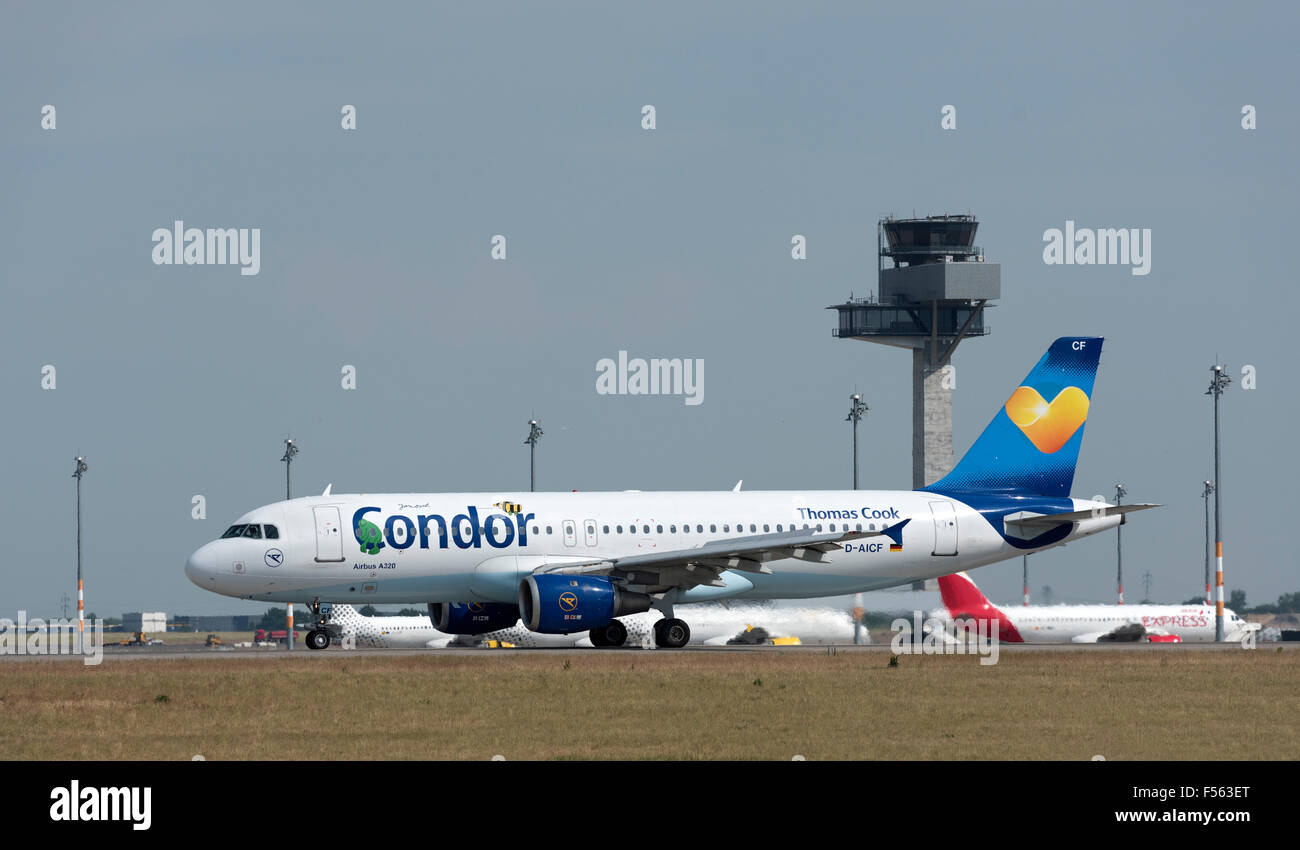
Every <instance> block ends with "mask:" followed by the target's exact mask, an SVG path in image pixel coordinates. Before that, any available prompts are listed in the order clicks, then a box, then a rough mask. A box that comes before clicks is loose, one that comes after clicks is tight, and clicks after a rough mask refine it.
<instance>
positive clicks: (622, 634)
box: [601, 620, 627, 646]
mask: <svg viewBox="0 0 1300 850" xmlns="http://www.w3.org/2000/svg"><path fill="white" fill-rule="evenodd" d="M601 631H602V632H604V635H603V637H604V639H605V646H622V645H623V644H625V643H627V626H625V625H623V624H622V623H620V622H619V621H618V620H610V621H609V625H608V626H605V628H603V629H601Z"/></svg>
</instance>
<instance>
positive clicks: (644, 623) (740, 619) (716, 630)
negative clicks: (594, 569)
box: [330, 603, 854, 649]
mask: <svg viewBox="0 0 1300 850" xmlns="http://www.w3.org/2000/svg"><path fill="white" fill-rule="evenodd" d="M681 613H682V615H683V616H684V617H687V618H689V620H690V623H691V643H693V644H719V645H721V644H725V643H726V642H727V640H728V639H730V638H733V637H735V636H736V635H738V634H740V633H741V632H743V631H744V630H745V629H746V627H748V626H761V627H762V628H763V629H764V630H766V631H767V633H768V635H769V636H771V637H774V638H775V637H797V638H799V640H800V642H801V643H802V644H804V645H810V644H812V645H815V644H850V643H853V639H854V628H853V618H852V616H851V614H850V613H849V612H848V611H846V610H844V611H842V610H838V609H834V608H773V607H771V606H770V605H767V606H764V605H759V604H756V603H749V604H746V603H738V604H733V605H731V606H730V607H727V608H724V607H722V606H719V605H695V606H687V608H686V609H684V610H682V611H681ZM662 617H663V615H662V614H661V613H659V612H658V611H646V612H645V613H642V614H631V615H628V616H625V617H620V618H619V619H620V620H621V621H622V623H623V625H624V626H626V627H627V631H628V641H627V645H628V646H641V645H644V644H647V643H649V642H650V641H651V640H652V634H653V627H654V623H655V621H656V620H659V619H662ZM330 622H332V623H334V624H336V625H337V626H339V628H340V630H341V632H342V638H343V639H342V641H341V644H342V645H343V646H349V645H352V646H356V647H358V648H371V647H376V648H392V649H403V648H404V649H422V648H431V649H440V648H443V647H446V646H447V645H449V644H451V643H453V642H454V641H455V640H456V636H455V635H449V634H446V633H445V632H440V631H438V630H437V629H435V628H434V627H433V624H432V623H431V622H430V621H429V617H427V616H414V617H413V616H390V617H385V616H373V617H367V616H364V615H362V614H361V613H360V612H358V611H357V610H356V609H355V608H353V607H352V606H351V605H336V606H334V611H333V614H332V616H331V619H330ZM478 637H480V638H482V639H484V640H495V641H501V642H502V643H505V644H510V645H511V646H515V647H529V648H531V647H547V646H551V647H563V646H590V645H591V641H590V640H589V639H588V638H587V637H586V632H575V633H573V634H569V635H544V634H538V633H537V632H530V631H529V630H528V629H526V628H524V627H523V625H522V624H519V623H516V624H515V625H514V626H511V627H510V628H507V629H498V630H497V631H494V632H487V633H485V634H483V635H479V636H478ZM349 638H351V644H349V642H348V639H349Z"/></svg>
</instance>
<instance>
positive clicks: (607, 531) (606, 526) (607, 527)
mask: <svg viewBox="0 0 1300 850" xmlns="http://www.w3.org/2000/svg"><path fill="white" fill-rule="evenodd" d="M601 528H603V529H605V531H604V533H605V534H609V526H608V525H603V526H601Z"/></svg>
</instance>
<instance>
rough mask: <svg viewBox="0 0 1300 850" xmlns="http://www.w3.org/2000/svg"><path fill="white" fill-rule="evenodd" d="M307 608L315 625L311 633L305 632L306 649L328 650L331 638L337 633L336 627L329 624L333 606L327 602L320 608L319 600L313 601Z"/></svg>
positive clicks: (337, 628)
mask: <svg viewBox="0 0 1300 850" xmlns="http://www.w3.org/2000/svg"><path fill="white" fill-rule="evenodd" d="M309 607H310V608H311V613H312V616H314V617H315V618H316V624H315V625H314V626H313V627H312V630H311V631H309V632H307V648H308V649H328V648H329V645H330V641H331V639H332V637H333V636H334V635H336V634H337V633H338V632H339V627H338V626H334V625H331V624H330V614H331V613H332V612H333V607H334V606H332V605H330V604H329V603H328V602H327V603H325V604H324V605H323V606H322V605H321V604H320V600H317V599H313V600H312V603H311V605H310V606H309Z"/></svg>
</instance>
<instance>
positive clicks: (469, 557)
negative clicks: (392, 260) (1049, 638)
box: [185, 337, 1154, 649]
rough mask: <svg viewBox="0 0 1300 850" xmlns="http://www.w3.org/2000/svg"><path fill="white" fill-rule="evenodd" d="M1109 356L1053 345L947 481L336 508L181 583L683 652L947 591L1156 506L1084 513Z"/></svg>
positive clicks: (216, 552)
mask: <svg viewBox="0 0 1300 850" xmlns="http://www.w3.org/2000/svg"><path fill="white" fill-rule="evenodd" d="M1101 346H1102V340H1101V339H1100V338H1097V337H1064V338H1061V339H1058V340H1056V341H1055V342H1054V343H1052V345H1051V347H1050V348H1049V349H1048V351H1047V352H1046V353H1045V354H1044V355H1043V356H1042V357H1041V358H1040V359H1039V361H1038V363H1037V365H1035V366H1034V368H1033V369H1032V370H1030V372H1029V375H1028V376H1027V377H1026V378H1025V380H1024V381H1022V382H1021V383H1020V385H1019V386H1018V387H1017V388H1016V389H1015V390H1014V392H1012V393H1011V396H1010V398H1009V399H1008V400H1007V401H1006V402H1005V404H1003V405H1001V406H1000V407H999V408H998V410H997V413H996V414H995V415H994V417H993V420H992V422H990V423H989V425H988V426H987V427H986V428H985V429H984V432H983V433H982V434H981V435H980V437H979V439H977V440H976V441H975V444H974V445H973V446H972V447H971V448H970V450H969V451H968V452H966V454H965V455H964V456H963V457H962V459H961V460H960V461H959V462H958V463H957V465H956V467H954V469H953V470H952V472H951V473H949V474H948V475H947V476H945V477H944V478H943V479H942V480H940V481H937V482H935V483H934V484H931V485H930V486H928V487H925V488H922V489H920V490H821V491H785V492H739V491H738V490H735V491H730V492H702V493H692V492H668V493H642V492H639V491H628V492H622V493H576V492H573V493H524V492H518V491H515V492H509V491H497V492H492V493H420V494H391V495H383V494H380V495H364V494H363V495H333V494H331V493H330V488H328V487H327V488H326V490H325V493H323V494H322V495H320V496H313V497H308V498H300V499H293V500H290V501H283V502H276V503H274V504H271V505H267V506H265V507H261V508H257V509H255V510H252V511H249V512H248V513H246V514H245V515H244V516H242V517H240V518H239V520H237V521H236V523H235V524H234V525H232V526H231V527H230V528H229V529H227V531H226V533H225V534H223V535H222V537H221V539H218V540H214V541H212V542H211V543H208V544H206V545H204V546H203V547H201V548H200V549H198V551H196V552H194V554H192V555H191V556H190V558H189V560H188V561H187V562H186V564H185V573H186V575H187V576H189V578H190V580H191V581H193V582H194V583H195V584H197V585H198V586H200V587H203V588H205V589H207V590H211V591H213V592H216V593H221V594H225V595H227V596H234V597H239V598H242V599H252V600H259V601H261V600H266V601H274V602H301V603H306V604H307V605H308V607H309V608H310V609H311V610H312V612H313V613H314V614H315V615H316V617H317V622H316V624H315V627H314V628H313V629H312V630H311V631H310V632H309V633H308V634H307V645H308V646H309V647H311V648H313V649H323V648H325V647H327V646H329V644H330V641H331V635H330V630H329V629H328V628H326V627H327V625H328V607H326V608H325V609H322V607H321V603H333V604H338V603H343V604H353V603H355V604H364V603H374V604H383V603H407V604H410V603H417V604H421V605H424V604H429V605H430V606H431V608H430V610H431V611H432V612H433V616H434V620H435V622H436V625H437V627H438V628H439V630H440V631H444V632H450V633H456V634H484V633H488V632H494V631H499V630H501V629H505V628H510V627H512V626H514V625H515V624H516V623H518V622H519V621H520V620H521V619H522V621H523V624H524V626H526V627H527V628H528V630H529V631H532V632H540V633H543V634H551V635H556V634H574V633H577V632H586V633H587V635H588V637H589V638H590V640H591V642H592V643H593V644H594V645H596V646H610V645H613V646H619V645H622V644H623V643H624V642H626V641H627V639H628V627H627V625H625V623H624V622H623V621H621V620H620V619H619V618H622V617H625V616H628V615H632V614H639V613H642V612H646V611H649V610H650V609H652V608H653V609H655V610H657V611H659V612H661V613H662V614H663V618H662V619H660V620H657V621H656V622H655V623H654V625H653V635H654V640H655V643H656V645H658V646H661V647H680V646H685V645H686V644H687V643H688V642H689V641H690V637H691V629H690V627H689V626H688V625H687V624H686V622H685V621H683V620H681V619H679V618H678V617H677V616H676V614H675V613H674V608H675V606H677V605H682V604H685V603H689V602H708V601H718V600H724V599H725V600H745V599H797V598H804V599H806V598H815V597H826V596H839V595H848V594H853V593H858V592H862V591H868V590H878V589H881V588H885V587H893V586H895V585H900V584H907V583H910V582H913V581H916V580H918V579H926V578H936V577H938V576H941V575H947V574H949V573H953V572H957V571H959V570H965V569H973V568H975V567H978V566H981V565H984V564H992V563H995V562H997V561H1002V560H1006V559H1008V558H1013V557H1019V556H1020V555H1022V554H1025V553H1026V552H1037V551H1040V550H1042V549H1045V548H1048V547H1051V546H1058V545H1060V544H1062V543H1066V542H1069V541H1073V540H1078V539H1080V538H1083V537H1087V536H1089V535H1092V534H1096V533H1098V532H1100V531H1104V530H1106V529H1110V528H1115V527H1116V526H1118V525H1119V524H1120V523H1121V522H1122V521H1123V520H1124V516H1125V514H1127V513H1128V512H1131V511H1139V510H1143V509H1144V508H1148V507H1154V506H1153V505H1144V504H1133V505H1123V506H1114V505H1109V504H1107V503H1106V502H1104V501H1096V500H1089V499H1073V498H1071V497H1070V495H1069V494H1070V487H1071V485H1072V483H1073V481H1074V470H1075V464H1076V462H1077V460H1078V456H1079V446H1080V444H1081V443H1082V441H1083V430H1084V423H1085V421H1086V419H1087V416H1088V408H1089V397H1090V395H1091V393H1092V387H1093V380H1094V378H1095V377H1096V372H1097V364H1098V361H1099V359H1100V356H1101Z"/></svg>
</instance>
